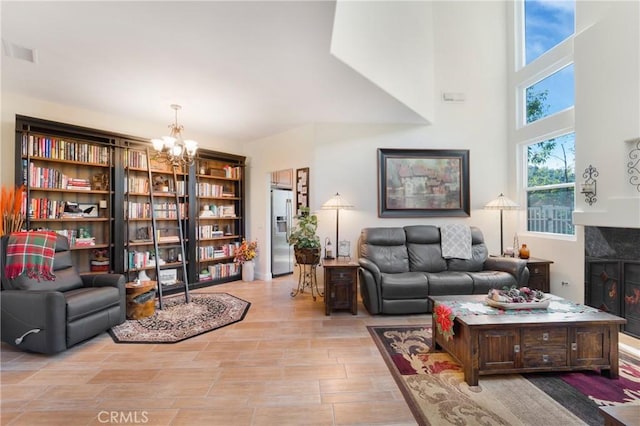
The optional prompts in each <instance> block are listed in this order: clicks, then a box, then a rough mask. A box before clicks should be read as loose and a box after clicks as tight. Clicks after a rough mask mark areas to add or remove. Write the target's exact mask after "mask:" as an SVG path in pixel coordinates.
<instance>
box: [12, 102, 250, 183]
mask: <svg viewBox="0 0 640 426" xmlns="http://www.w3.org/2000/svg"><path fill="white" fill-rule="evenodd" d="M16 114H17V115H25V116H28V117H35V118H42V119H45V120H51V121H57V122H60V123H67V124H73V125H77V126H83V127H89V128H93V129H98V130H106V131H109V132H114V133H120V134H126V135H130V136H137V137H142V138H152V137H157V136H160V135H162V134H163V133H165V132H166V130H167V125H168V124H169V123H170V122H171V121H172V118H171V115H169V114H168V115H167V121H166V122H163V123H149V122H141V121H140V120H134V119H130V118H128V117H123V116H114V115H108V114H104V113H100V112H96V111H90V110H86V109H82V108H75V107H70V106H68V105H61V104H56V103H52V102H47V101H44V100H40V99H34V98H29V97H25V96H22V95H17V94H14V93H4V92H3V93H2V130H1V132H0V158H2V159H3V160H5V159H8V158H10V159H11V161H2V167H1V169H2V170H1V172H0V184H4V185H13V183H14V168H15V167H14V160H13V159H15V155H14V154H15V153H14V149H15V127H16V126H15V125H16ZM184 132H185V136H188V137H189V139H194V140H196V141H198V144H199V146H200V147H202V148H207V149H212V150H216V151H222V152H229V153H233V154H238V155H242V152H241V151H240V149H239V146H238V144H237V143H233V142H231V141H225V140H221V139H215V138H212V137H211V136H207V135H202V134H196V133H192V132H190V131H189V129H188V128H187V129H185V131H184Z"/></svg>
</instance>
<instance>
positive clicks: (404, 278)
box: [380, 272, 429, 300]
mask: <svg viewBox="0 0 640 426" xmlns="http://www.w3.org/2000/svg"><path fill="white" fill-rule="evenodd" d="M380 289H381V293H382V299H383V300H384V299H387V300H389V299H418V298H426V297H427V296H428V295H429V281H428V280H427V277H426V276H425V274H424V273H423V272H403V273H398V274H382V277H381V282H380Z"/></svg>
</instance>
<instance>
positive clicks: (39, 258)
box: [4, 231, 58, 281]
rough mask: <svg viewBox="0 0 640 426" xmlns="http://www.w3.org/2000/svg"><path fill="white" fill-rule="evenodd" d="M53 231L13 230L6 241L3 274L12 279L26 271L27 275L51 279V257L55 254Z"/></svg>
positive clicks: (52, 277) (52, 276) (55, 236)
mask: <svg viewBox="0 0 640 426" xmlns="http://www.w3.org/2000/svg"><path fill="white" fill-rule="evenodd" d="M57 237H58V234H56V233H55V232H43V231H29V232H13V233H12V234H10V235H9V241H8V242H7V257H6V264H5V269H4V271H5V274H6V275H7V277H8V278H9V279H14V278H16V277H18V276H19V275H21V274H22V273H26V274H27V277H29V278H35V279H37V280H38V281H40V278H44V279H45V280H49V281H53V280H55V279H56V276H55V275H54V274H53V257H54V255H55V248H56V239H57Z"/></svg>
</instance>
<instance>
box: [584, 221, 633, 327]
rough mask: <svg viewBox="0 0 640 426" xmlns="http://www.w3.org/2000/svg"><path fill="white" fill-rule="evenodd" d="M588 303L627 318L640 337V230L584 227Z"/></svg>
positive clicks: (628, 324)
mask: <svg viewBox="0 0 640 426" xmlns="http://www.w3.org/2000/svg"><path fill="white" fill-rule="evenodd" d="M584 246H585V275H584V276H585V302H586V304H587V305H590V306H593V307H596V308H600V309H602V310H604V311H607V312H610V313H612V314H614V315H618V316H621V317H623V318H626V319H627V324H626V326H624V328H623V332H624V333H626V334H630V335H633V336H635V337H640V229H637V228H610V227H601V226H597V227H596V226H586V227H585V244H584Z"/></svg>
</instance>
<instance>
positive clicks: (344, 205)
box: [321, 192, 353, 210]
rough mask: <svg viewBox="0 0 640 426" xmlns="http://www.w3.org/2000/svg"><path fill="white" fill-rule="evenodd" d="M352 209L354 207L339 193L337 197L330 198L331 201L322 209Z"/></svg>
mask: <svg viewBox="0 0 640 426" xmlns="http://www.w3.org/2000/svg"><path fill="white" fill-rule="evenodd" d="M352 208H353V205H352V204H349V202H348V201H347V200H345V199H344V198H342V196H341V195H340V194H339V193H337V192H336V195H334V196H333V197H331V198H329V200H328V201H327V202H326V203H324V204H323V205H322V207H321V209H322V210H347V209H352Z"/></svg>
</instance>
